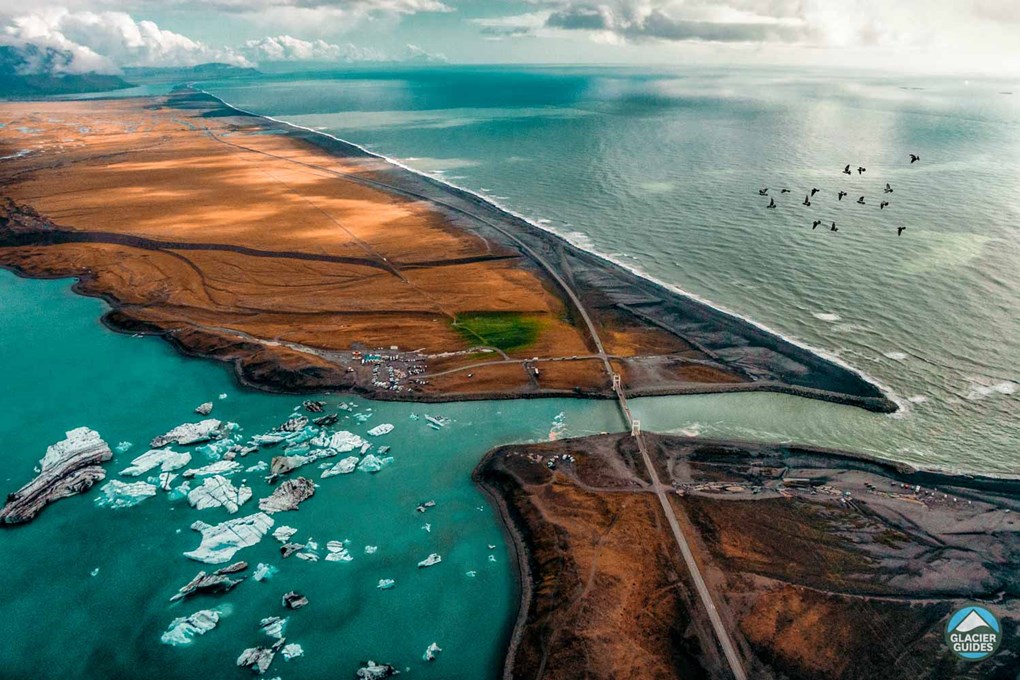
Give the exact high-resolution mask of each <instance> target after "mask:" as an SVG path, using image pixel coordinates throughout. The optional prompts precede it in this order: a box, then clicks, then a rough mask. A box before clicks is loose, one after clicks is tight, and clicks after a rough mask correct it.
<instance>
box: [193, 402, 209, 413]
mask: <svg viewBox="0 0 1020 680" xmlns="http://www.w3.org/2000/svg"><path fill="white" fill-rule="evenodd" d="M212 410H213V403H212V402H211V401H207V402H205V403H204V404H199V405H198V406H196V407H195V413H197V414H198V415H200V416H207V415H209V414H210V413H212Z"/></svg>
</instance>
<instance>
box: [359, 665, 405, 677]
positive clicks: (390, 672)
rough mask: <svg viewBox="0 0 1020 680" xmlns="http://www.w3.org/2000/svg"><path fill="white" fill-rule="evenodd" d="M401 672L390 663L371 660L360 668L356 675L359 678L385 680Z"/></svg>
mask: <svg viewBox="0 0 1020 680" xmlns="http://www.w3.org/2000/svg"><path fill="white" fill-rule="evenodd" d="M399 673H400V671H398V670H397V669H396V668H394V667H393V666H391V665H389V664H388V663H383V664H378V663H376V662H375V661H369V662H368V663H366V664H365V665H364V666H362V667H361V668H359V669H358V671H357V672H356V673H355V674H354V677H356V678H358V680H384V679H385V678H390V677H393V676H394V675H398V674H399Z"/></svg>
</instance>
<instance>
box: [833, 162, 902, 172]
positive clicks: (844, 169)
mask: <svg viewBox="0 0 1020 680" xmlns="http://www.w3.org/2000/svg"><path fill="white" fill-rule="evenodd" d="M911 162H913V161H911ZM843 174H844V175H849V174H851V173H850V164H849V163H848V164H847V166H846V167H845V168H843Z"/></svg>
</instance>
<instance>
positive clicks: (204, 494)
mask: <svg viewBox="0 0 1020 680" xmlns="http://www.w3.org/2000/svg"><path fill="white" fill-rule="evenodd" d="M250 498H251V489H250V488H249V487H247V486H245V485H243V484H242V485H241V486H240V487H235V486H234V485H233V484H231V482H230V480H229V479H227V478H226V477H222V476H220V475H213V476H212V477H206V478H205V479H203V480H202V485H201V486H197V487H195V488H194V489H192V490H191V491H190V492H189V493H188V503H190V504H191V506H192V507H193V508H195V509H196V510H205V509H207V508H219V507H222V508H226V510H227V512H229V513H230V514H234V513H235V512H237V511H238V510H239V509H240V508H241V506H242V505H244V504H245V503H246V502H247V501H248V500H249V499H250Z"/></svg>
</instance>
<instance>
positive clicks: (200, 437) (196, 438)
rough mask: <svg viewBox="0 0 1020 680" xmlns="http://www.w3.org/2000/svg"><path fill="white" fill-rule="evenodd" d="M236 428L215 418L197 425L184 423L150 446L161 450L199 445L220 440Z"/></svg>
mask: <svg viewBox="0 0 1020 680" xmlns="http://www.w3.org/2000/svg"><path fill="white" fill-rule="evenodd" d="M235 427H237V426H236V425H234V424H233V423H222V422H220V421H219V420H216V419H215V418H208V419H206V420H202V421H199V422H197V423H184V424H183V425H178V426H177V427H175V428H174V429H172V430H170V431H169V432H167V433H166V434H164V435H160V436H159V437H156V438H155V439H153V440H152V441H151V442H150V443H149V446H151V447H152V448H154V449H159V448H162V447H164V446H166V445H167V444H180V445H181V446H187V445H188V444H198V443H199V442H207V441H209V440H210V439H219V438H220V437H222V436H224V435H225V434H226V432H227V430H228V429H232V428H235Z"/></svg>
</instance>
